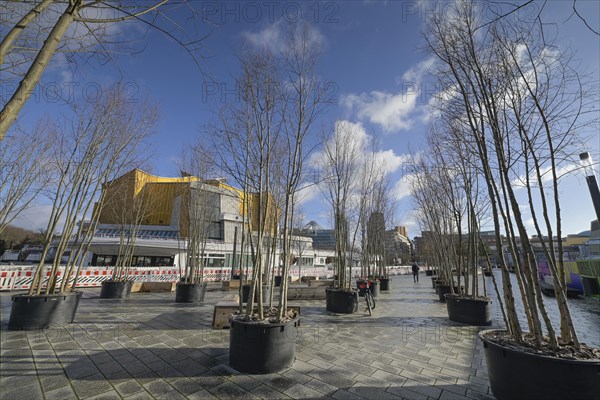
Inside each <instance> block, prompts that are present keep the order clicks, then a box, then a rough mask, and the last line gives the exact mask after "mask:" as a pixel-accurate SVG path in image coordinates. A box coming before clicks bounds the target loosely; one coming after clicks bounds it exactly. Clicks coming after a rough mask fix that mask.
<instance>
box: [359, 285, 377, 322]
mask: <svg viewBox="0 0 600 400" xmlns="http://www.w3.org/2000/svg"><path fill="white" fill-rule="evenodd" d="M370 286H371V285H370V282H369V281H362V282H360V283H359V284H358V288H359V289H364V291H365V302H366V303H367V311H369V315H373V310H374V309H375V298H374V297H373V294H372V293H371V288H370Z"/></svg>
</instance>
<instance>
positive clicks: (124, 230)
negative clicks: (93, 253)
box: [103, 182, 156, 282]
mask: <svg viewBox="0 0 600 400" xmlns="http://www.w3.org/2000/svg"><path fill="white" fill-rule="evenodd" d="M119 183H120V182H115V183H113V184H115V185H118V184H119ZM128 183H129V182H128ZM107 186H108V187H107ZM109 186H110V185H106V186H105V190H106V189H109ZM108 193H110V194H108V195H105V198H104V199H103V200H104V208H105V209H107V210H106V212H107V213H108V214H109V215H110V216H111V220H112V221H114V223H115V225H116V226H117V230H118V231H119V247H118V250H117V260H116V262H115V266H114V267H113V271H112V276H111V280H112V281H115V282H118V281H126V280H128V279H129V271H130V268H131V267H132V265H133V256H134V254H135V250H136V243H137V239H138V236H139V233H140V229H141V226H142V225H143V224H144V222H145V221H147V220H148V218H149V217H150V216H151V215H152V212H153V210H155V206H156V205H155V202H154V198H153V196H152V195H151V193H150V192H149V191H148V190H147V189H146V188H145V187H142V188H141V189H140V190H139V191H138V190H137V188H136V187H135V186H134V185H131V186H130V185H128V184H125V185H123V186H121V187H116V188H114V189H113V190H109V191H108Z"/></svg>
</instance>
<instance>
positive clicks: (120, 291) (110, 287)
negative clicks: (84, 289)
mask: <svg viewBox="0 0 600 400" xmlns="http://www.w3.org/2000/svg"><path fill="white" fill-rule="evenodd" d="M132 285H133V282H132V281H104V282H102V289H100V298H101V299H126V298H128V297H129V295H130V294H131V286H132Z"/></svg>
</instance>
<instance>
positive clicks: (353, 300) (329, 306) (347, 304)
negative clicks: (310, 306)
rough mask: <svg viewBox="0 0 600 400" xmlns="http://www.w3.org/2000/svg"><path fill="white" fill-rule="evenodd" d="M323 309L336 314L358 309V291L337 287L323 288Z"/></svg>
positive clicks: (348, 312) (353, 311)
mask: <svg viewBox="0 0 600 400" xmlns="http://www.w3.org/2000/svg"><path fill="white" fill-rule="evenodd" d="M325 302H326V305H325V309H326V310H327V311H329V312H333V313H338V314H352V313H355V312H357V311H358V292H357V291H356V290H345V289H337V288H327V289H325Z"/></svg>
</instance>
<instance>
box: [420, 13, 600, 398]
mask: <svg viewBox="0 0 600 400" xmlns="http://www.w3.org/2000/svg"><path fill="white" fill-rule="evenodd" d="M490 11H491V9H490V8H488V7H487V6H486V5H482V4H479V3H476V2H472V1H459V2H456V3H453V4H451V5H448V7H444V8H443V9H440V10H438V11H437V12H435V13H432V15H431V16H429V18H428V20H427V22H426V30H425V40H426V42H427V50H428V51H429V53H430V54H431V56H432V57H433V60H434V68H433V69H434V77H435V79H436V82H437V84H438V87H439V88H440V95H439V96H438V97H437V98H435V99H434V100H433V101H432V102H431V105H432V107H433V110H432V113H433V114H434V115H435V118H434V119H433V123H432V125H431V129H430V133H429V135H428V150H427V153H426V154H421V155H419V157H417V162H416V163H415V170H414V176H415V177H416V178H415V180H414V182H413V189H414V193H415V197H414V198H415V205H416V208H417V209H418V210H419V213H420V217H421V224H422V229H423V230H426V231H428V235H430V238H431V239H432V240H431V241H432V243H435V245H434V246H433V248H431V249H430V250H431V253H430V257H431V260H430V261H431V262H432V263H434V264H435V265H436V266H438V267H439V268H438V270H437V273H438V277H439V278H440V279H441V281H442V282H443V284H444V285H442V286H438V290H439V291H440V299H442V297H441V296H442V294H441V293H443V292H444V291H447V292H449V293H448V294H445V296H444V300H446V302H447V307H448V313H449V317H450V318H451V319H453V320H457V321H460V322H467V323H472V324H477V325H485V324H488V323H489V322H490V320H489V309H487V308H485V307H484V308H479V309H480V310H482V311H479V312H480V313H481V314H480V315H479V317H477V318H474V317H473V315H471V316H468V315H466V314H465V311H466V310H467V309H472V310H473V311H475V307H473V308H472V307H471V305H469V306H468V307H465V306H464V303H465V302H467V303H469V304H470V303H473V302H475V301H479V302H481V303H482V304H483V303H484V302H486V303H487V302H489V299H487V298H485V296H486V293H485V283H480V282H481V281H480V278H478V275H477V273H478V270H479V266H480V265H482V264H483V265H487V266H491V265H492V262H491V260H490V255H489V254H488V248H487V247H486V246H485V245H483V243H482V240H481V228H482V226H484V224H488V223H491V224H492V226H493V229H494V232H495V248H496V253H497V254H496V256H497V257H498V264H499V267H500V268H499V269H498V273H499V278H500V279H499V282H496V274H491V276H490V278H491V279H492V280H493V284H494V288H495V291H496V293H497V300H498V303H499V308H500V309H501V311H502V317H503V322H504V328H503V329H500V330H487V331H482V332H480V334H479V335H480V338H481V340H482V342H483V346H484V353H485V358H486V364H487V367H488V374H489V379H490V385H491V389H492V392H493V394H494V395H495V396H496V397H497V398H498V399H513V398H544V399H561V398H582V399H583V398H594V397H595V396H597V394H598V393H600V380H598V375H597V374H598V370H599V368H600V350H599V349H597V348H594V347H590V346H587V345H585V344H584V343H581V342H580V341H579V338H578V335H577V331H576V329H575V326H574V323H573V319H572V317H571V314H570V312H569V305H568V302H567V299H566V298H567V296H566V294H567V292H566V290H567V288H566V276H565V270H564V264H563V258H564V252H563V247H562V246H563V240H562V231H561V205H560V202H559V199H560V188H559V184H560V179H561V170H566V169H572V168H570V167H571V166H572V165H573V164H574V158H575V155H577V154H578V153H579V152H580V151H579V149H578V145H577V143H579V142H578V141H577V140H576V138H577V137H581V135H584V136H585V132H586V131H590V132H591V130H592V129H594V125H593V121H592V120H590V119H587V118H585V117H584V115H586V114H587V113H588V111H590V110H591V109H593V107H594V106H593V103H594V102H595V101H597V93H589V91H588V89H589V88H591V87H593V86H594V85H588V84H587V83H586V79H587V78H586V77H585V76H582V75H581V74H579V73H578V72H577V70H576V68H575V67H574V64H573V63H574V61H575V59H574V58H573V52H572V50H571V49H565V48H564V47H561V45H560V44H559V43H558V42H556V41H553V40H554V36H552V35H549V34H548V33H549V32H548V31H547V29H548V26H547V25H545V24H543V23H542V22H541V19H539V18H540V17H539V16H538V19H536V20H535V21H533V20H531V19H529V18H528V17H527V16H525V15H524V14H523V12H522V10H520V8H519V7H516V8H515V7H513V6H512V5H506V6H504V7H502V6H501V7H498V8H497V9H496V10H495V11H494V12H493V13H490ZM528 216H530V217H531V218H530V221H532V222H531V224H530V225H531V226H529V223H528V221H527V219H528V218H529V217H528ZM531 229H533V230H534V232H535V235H537V236H538V237H539V238H540V239H541V244H542V249H541V250H542V251H543V254H544V258H545V259H546V260H547V262H548V265H549V266H550V270H551V272H552V276H553V277H554V291H555V293H556V304H557V308H558V311H559V313H560V321H559V325H560V326H559V328H558V330H557V329H556V328H555V327H554V324H553V322H552V320H551V317H550V315H549V313H548V311H547V308H546V304H545V300H544V298H543V296H542V290H541V288H540V284H539V281H538V279H539V278H538V276H539V275H538V271H537V258H536V252H534V248H533V246H532V243H531V241H530V240H529V236H530V234H529V232H530V230H531ZM464 232H466V233H464ZM509 266H510V267H512V268H509ZM511 270H513V271H514V274H511V273H510V272H511ZM488 275H490V274H489V273H488ZM485 276H486V275H485V274H483V275H481V279H485ZM481 289H483V293H482V295H483V298H481V300H479V298H480V292H479V290H481ZM457 302H459V304H461V306H460V311H459V307H457V305H458V304H457ZM518 309H521V310H522V312H523V314H524V317H525V319H524V321H523V320H521V319H520V318H519V312H518V311H517V310H518ZM483 310H485V311H483ZM475 312H477V311H475ZM471 318H474V319H471ZM524 323H525V325H526V328H525V327H523V324H524Z"/></svg>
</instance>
